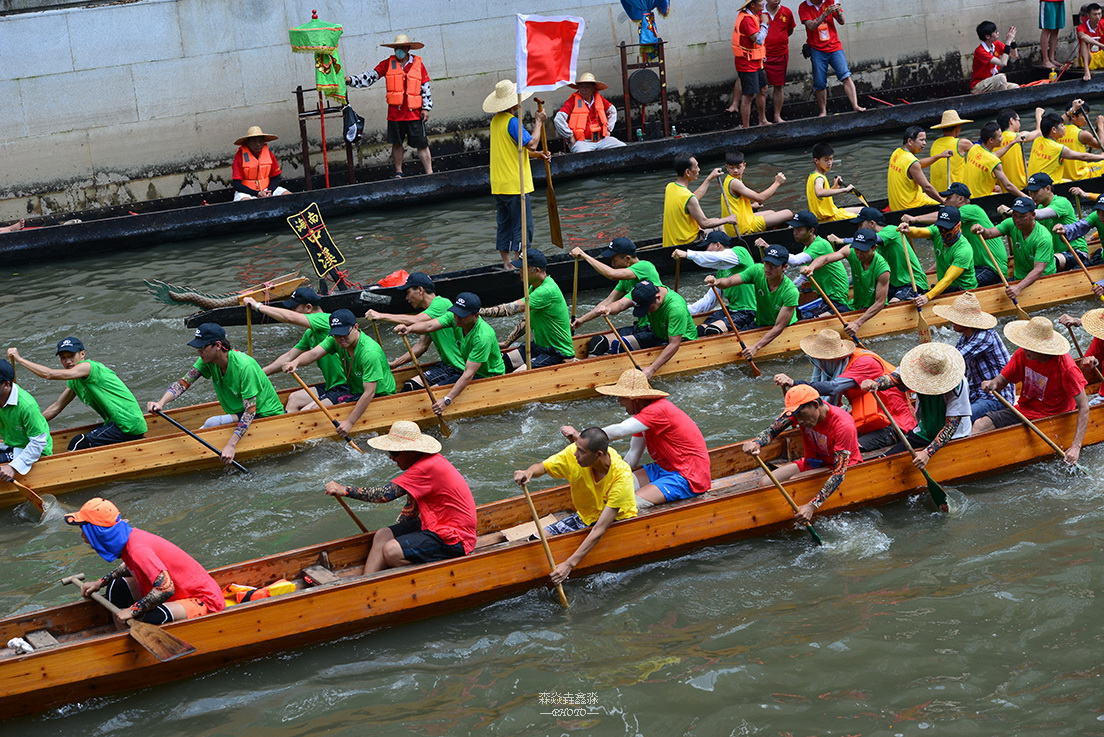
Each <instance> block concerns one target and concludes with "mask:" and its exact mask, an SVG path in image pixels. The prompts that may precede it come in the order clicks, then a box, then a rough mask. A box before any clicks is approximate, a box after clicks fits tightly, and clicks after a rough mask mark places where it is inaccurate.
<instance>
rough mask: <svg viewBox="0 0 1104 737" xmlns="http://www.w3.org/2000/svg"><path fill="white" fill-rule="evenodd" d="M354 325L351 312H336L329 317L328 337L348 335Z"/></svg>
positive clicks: (355, 320) (354, 319)
mask: <svg viewBox="0 0 1104 737" xmlns="http://www.w3.org/2000/svg"><path fill="white" fill-rule="evenodd" d="M356 324H357V319H356V315H354V314H353V312H352V310H337V311H336V312H334V313H333V314H332V315H330V335H348V334H349V331H350V330H352V329H353V327H354V326H355V325H356Z"/></svg>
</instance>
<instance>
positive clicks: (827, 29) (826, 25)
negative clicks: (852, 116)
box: [797, 0, 866, 118]
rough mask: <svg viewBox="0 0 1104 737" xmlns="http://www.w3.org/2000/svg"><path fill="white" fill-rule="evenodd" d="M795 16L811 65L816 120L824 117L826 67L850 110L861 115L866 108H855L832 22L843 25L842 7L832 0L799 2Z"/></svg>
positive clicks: (852, 84)
mask: <svg viewBox="0 0 1104 737" xmlns="http://www.w3.org/2000/svg"><path fill="white" fill-rule="evenodd" d="M797 16H798V18H799V19H800V20H801V23H802V25H804V26H805V34H806V35H807V36H808V44H809V50H810V52H811V54H812V55H811V56H810V60H811V61H812V63H813V93H814V95H815V96H816V101H817V107H819V108H820V113H819V116H820V117H822V118H823V117H824V116H825V115H827V114H828V65H829V64H831V65H832V69H833V70H834V71H835V72H836V79H838V80H839V81H840V83H841V84H843V92H844V94H846V95H847V101H848V102H849V103H851V109H852V110H854V111H855V112H856V113H861V112H863V111H864V110H866V108H864V107H860V106H859V98H858V95H857V93H856V92H855V80H853V79H852V78H851V70H850V69H848V67H847V57H846V56H845V55H844V53H843V44H842V43H840V40H839V34H838V33H837V32H836V23H839V24H840V25H843V22H844V21H843V6H842V5H840V4H839V3H837V2H835V0H821V2H814V0H802V3H801V5H799V6H798V8H797Z"/></svg>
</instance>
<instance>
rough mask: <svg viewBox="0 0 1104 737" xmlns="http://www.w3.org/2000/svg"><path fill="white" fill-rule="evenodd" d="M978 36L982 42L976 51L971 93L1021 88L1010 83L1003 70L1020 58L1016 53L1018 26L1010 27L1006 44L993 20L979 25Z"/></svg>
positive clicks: (1005, 39)
mask: <svg viewBox="0 0 1104 737" xmlns="http://www.w3.org/2000/svg"><path fill="white" fill-rule="evenodd" d="M977 36H978V39H980V40H981V43H980V44H978V47H977V48H976V49H974V75H973V76H972V77H970V92H972V93H974V94H975V95H978V94H981V93H983V92H999V91H1001V90H1011V89H1015V88H1017V87H1019V85H1018V84H1013V83H1011V82H1009V81H1008V77H1007V76H1005V74H1004V73H1003V72H1001V69H1003V68H1004V67H1006V66H1008V62H1009V61H1011V60H1012V59H1017V58H1019V52H1018V51H1016V26H1009V28H1008V33H1007V34H1006V35H1005V37H1004V42H1003V43H1001V41H1000V31H998V30H997V24H996V23H994V22H993V21H991V20H986V21H982V22H981V23H978V27H977Z"/></svg>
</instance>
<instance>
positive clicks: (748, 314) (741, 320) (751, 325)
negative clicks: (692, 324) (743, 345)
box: [705, 310, 758, 330]
mask: <svg viewBox="0 0 1104 737" xmlns="http://www.w3.org/2000/svg"><path fill="white" fill-rule="evenodd" d="M729 312H731V313H732V319H733V320H735V321H736V329H737V330H754V329H755V328H757V327H758V325H756V324H755V310H729ZM718 320H723V321H724V324H725V325H727V326H728V329H729V330H731V329H732V323H731V322H729V320H728V317H726V316H725V313H724V310H717V311H716V312H714V313H713V314H712V315H710V316H709V317H707V318H706V320H705V321H706V322H707V323H709V322H717V321H718Z"/></svg>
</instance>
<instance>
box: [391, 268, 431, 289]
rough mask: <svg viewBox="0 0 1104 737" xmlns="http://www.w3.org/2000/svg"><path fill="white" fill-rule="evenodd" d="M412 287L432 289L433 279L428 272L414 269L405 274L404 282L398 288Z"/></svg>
mask: <svg viewBox="0 0 1104 737" xmlns="http://www.w3.org/2000/svg"><path fill="white" fill-rule="evenodd" d="M414 287H421V288H422V289H433V280H432V279H430V278H429V274H427V273H425V272H424V271H414V272H411V273H409V274H407V275H406V284H403V285H402V286H401V287H399V289H402V290H404V291H405V290H407V289H413V288H414Z"/></svg>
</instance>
